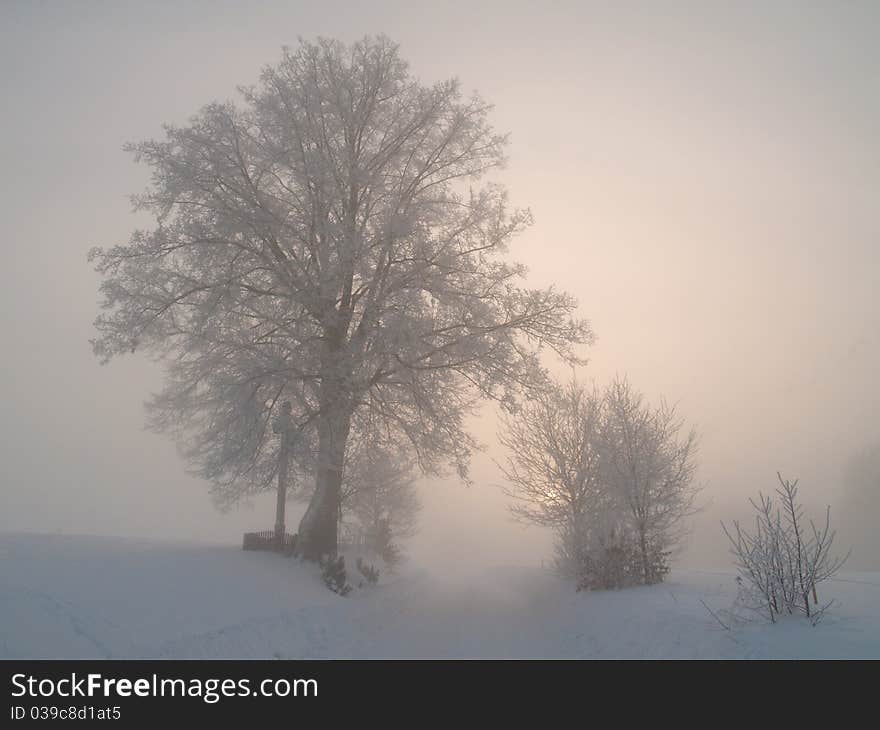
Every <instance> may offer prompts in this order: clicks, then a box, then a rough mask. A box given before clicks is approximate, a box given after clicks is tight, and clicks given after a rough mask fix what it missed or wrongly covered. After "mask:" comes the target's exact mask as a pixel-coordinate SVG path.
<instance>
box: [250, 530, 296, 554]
mask: <svg viewBox="0 0 880 730" xmlns="http://www.w3.org/2000/svg"><path fill="white" fill-rule="evenodd" d="M241 547H242V550H270V551H272V552H278V553H284V554H285V555H291V554H293V551H294V550H295V549H296V535H291V534H290V533H287V532H285V533H284V534H283V535H282V536H281V540H280V541H279V540H278V538H277V537H276V536H275V530H264V531H263V532H246V533H244V540H243V541H242V545H241Z"/></svg>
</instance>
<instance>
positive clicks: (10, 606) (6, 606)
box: [0, 534, 880, 659]
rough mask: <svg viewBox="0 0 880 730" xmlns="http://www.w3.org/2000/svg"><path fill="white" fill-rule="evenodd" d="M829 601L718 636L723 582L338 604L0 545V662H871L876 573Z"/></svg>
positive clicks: (203, 560)
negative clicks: (818, 616) (811, 617)
mask: <svg viewBox="0 0 880 730" xmlns="http://www.w3.org/2000/svg"><path fill="white" fill-rule="evenodd" d="M826 590H827V591H831V592H833V593H834V597H836V598H837V599H838V600H839V605H838V606H837V607H836V608H835V609H834V610H833V612H832V613H831V614H830V615H829V616H828V617H827V618H826V619H825V621H824V622H823V623H822V624H820V625H819V626H818V627H816V628H814V627H812V626H810V625H809V624H808V623H807V622H806V621H804V620H803V619H789V620H786V621H783V622H781V623H780V624H778V625H776V626H768V625H764V624H760V623H748V624H742V625H737V626H734V628H733V629H732V630H730V631H727V630H724V629H722V628H721V627H720V626H719V625H718V624H717V623H716V622H715V620H714V619H713V618H712V617H711V616H710V615H709V613H708V612H707V611H706V609H705V608H704V607H703V605H702V603H701V600H702V601H705V602H706V603H707V604H708V605H709V606H711V607H712V608H713V610H724V609H726V608H729V607H730V604H731V601H732V598H733V577H732V575H731V574H730V573H725V572H709V571H682V572H674V573H673V574H672V576H671V577H670V580H669V581H668V582H667V583H664V584H662V585H658V586H651V587H648V588H635V589H630V590H626V591H611V592H594V593H575V592H574V590H573V588H572V586H571V585H569V584H566V583H564V582H563V581H560V580H558V579H556V578H555V577H554V576H552V575H550V574H548V573H547V572H546V571H541V570H540V569H537V568H494V569H491V570H477V571H472V572H471V573H470V574H469V575H467V576H461V577H459V578H456V577H452V576H449V575H436V574H430V573H426V572H423V571H419V569H418V566H415V565H410V566H409V567H408V568H407V569H405V570H404V571H402V574H401V575H399V576H396V577H393V578H391V579H388V580H387V582H386V579H385V578H384V577H383V582H382V583H380V585H378V586H372V587H368V588H365V589H362V590H359V591H355V592H354V593H353V594H352V595H351V596H349V597H348V598H340V597H338V596H336V595H335V594H333V593H331V592H330V591H328V590H327V589H326V588H325V587H324V586H323V584H322V583H321V582H320V578H319V576H318V573H317V571H316V569H315V568H314V567H312V566H308V565H303V564H300V563H298V562H296V561H294V560H290V559H286V558H283V557H280V556H277V555H272V554H266V553H246V552H243V551H242V550H240V549H238V548H237V547H234V546H219V547H218V546H210V545H209V546H205V545H180V544H169V543H149V542H137V541H129V540H122V539H118V538H97V537H64V536H42V535H11V534H5V535H3V534H0V657H3V658H23V657H29V658H90V657H106V658H126V657H168V658H188V657H199V658H201V657H224V658H234V657H254V658H256V657H268V658H271V657H279V658H322V657H330V658H337V657H340V658H341V657H352V658H387V657H390V658H398V657H400V658H410V657H415V658H451V657H465V658H505V657H516V658H789V657H795V658H813V657H815V658H820V657H828V658H838V657H852V658H874V659H877V658H880V573H848V574H844V575H841V577H840V579H839V580H836V581H834V582H833V583H832V584H830V586H829V588H828V589H826Z"/></svg>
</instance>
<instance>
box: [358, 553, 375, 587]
mask: <svg viewBox="0 0 880 730" xmlns="http://www.w3.org/2000/svg"><path fill="white" fill-rule="evenodd" d="M357 569H358V572H359V573H360V574H361V575H362V576H364V578H365V579H366V581H367V583H369V584H370V585H376V583H378V582H379V569H378V568H377V567H375V566H374V565H370V564H368V563H365V562H364V561H363V559H362V558H358V559H357Z"/></svg>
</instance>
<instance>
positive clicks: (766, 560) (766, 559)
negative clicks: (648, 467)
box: [721, 473, 849, 624]
mask: <svg viewBox="0 0 880 730" xmlns="http://www.w3.org/2000/svg"><path fill="white" fill-rule="evenodd" d="M776 476H777V478H778V479H779V484H780V486H779V487H778V488H777V489H776V494H777V496H778V498H779V501H780V504H781V506H780V507H776V506H775V505H774V502H773V498H772V497H770V496H765V495H763V494H759V495H758V501H757V502H756V501H755V500H749V501H750V503H751V505H752V507H754V509H755V512H756V513H757V514H756V515H755V529H754V532H749V531H747V530H745V529H744V528H743V527H742V526H741V525H740V523H739V522H737V521H734V522H733V526H732V528H731V529H728V527H727V526H726V525H725V524H724V523H723V522H722V523H721V524H722V528H723V529H724V532H725V534H726V535H727V538H728V540H729V541H730V545H731V552H732V553H733V555H734V557H735V559H736V567H737V570H738V576H737V583H738V584H739V588H740V590H739V595H738V604H739V605H740V606H742V607H743V608H745V609H747V610H749V611H752V612H755V613H757V614H759V615H761V616H763V617H765V618H767V619H768V620H769V621H771V622H774V623H775V622H776V619H777V617H778V616H779V615H781V614H798V613H799V614H803V615H804V616H806V617H807V618H809V619H810V620H811V621H812V622H813V623H814V624H815V623H817V622H818V621H819V619H820V618H821V617H822V614H823V613H824V612H825V611H826V610H827V609H828V607H829V606H830V605H831V604H832V603H833V600H828V601H825V602H824V603H821V604H820V602H819V592H818V585H819V584H820V583H822V582H823V581H825V580H827V579H828V578H830V577H831V576H833V575H834V574H835V573H836V572H837V571H838V570H839V569H840V568H841V566H842V565H843V564H844V562H845V561H846V559H847V558H848V557H849V553H847V554H846V555H845V556H843V557H842V558H840V557H835V556H833V555H832V554H831V546H832V544H833V542H834V537H835V532H834V530H832V529H831V508H830V507H828V508H827V509H826V511H825V524H824V525H823V526H822V527H821V529H820V528H817V527H816V525H815V523H814V522H812V521H810V522H809V529H807V524H806V522H807V521H806V520H805V518H804V510H803V507H801V505H800V504H799V503H798V499H797V495H798V489H797V480H795V481H793V482H792V481H789V480H787V479H783V478H782V475H781V474H779V473H777V475H776Z"/></svg>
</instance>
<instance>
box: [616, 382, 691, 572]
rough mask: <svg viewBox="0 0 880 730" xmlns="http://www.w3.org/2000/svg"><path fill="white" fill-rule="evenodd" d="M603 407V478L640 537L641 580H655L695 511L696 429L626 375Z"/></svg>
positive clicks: (638, 550)
mask: <svg viewBox="0 0 880 730" xmlns="http://www.w3.org/2000/svg"><path fill="white" fill-rule="evenodd" d="M604 407H605V418H604V420H603V432H602V443H603V454H604V458H603V460H602V463H603V479H604V480H605V481H606V482H607V483H608V485H609V489H610V492H611V493H612V494H613V495H614V497H615V499H616V500H617V502H618V504H619V508H620V510H621V512H622V513H623V514H624V515H625V519H626V522H627V525H628V528H629V531H630V534H632V535H633V536H634V538H635V540H636V551H637V555H638V559H639V562H640V564H641V571H642V580H641V582H643V583H645V584H649V583H656V582H658V581H660V580H662V579H663V576H664V575H665V573H666V572H667V571H668V569H669V557H670V556H671V555H672V554H673V553H674V552H675V550H676V549H677V548H678V547H679V546H680V545H681V543H682V540H683V539H684V537H685V536H686V534H687V518H688V517H691V516H693V515H694V514H695V513H696V511H697V504H696V499H697V494H698V492H699V487H698V486H697V485H696V484H695V483H694V473H695V471H696V455H697V432H696V430H694V429H693V428H691V429H689V430H684V421H683V420H682V419H681V418H680V417H679V416H678V414H677V413H676V410H675V408H674V407H672V406H669V405H668V404H667V403H666V402H661V404H660V405H659V406H658V407H656V408H655V407H652V406H651V405H650V404H648V403H647V401H646V399H645V397H644V395H643V394H642V393H640V392H639V391H637V390H636V389H635V388H633V387H632V385H631V384H630V382H629V380H628V379H627V378H616V379H615V380H614V382H612V383H611V385H610V386H609V387H608V389H607V391H606V393H605V398H604Z"/></svg>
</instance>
